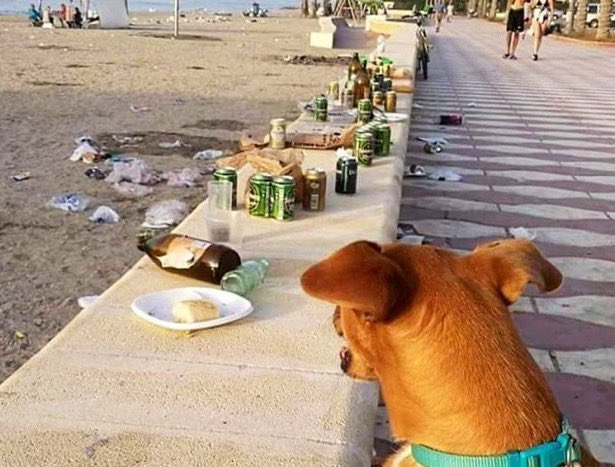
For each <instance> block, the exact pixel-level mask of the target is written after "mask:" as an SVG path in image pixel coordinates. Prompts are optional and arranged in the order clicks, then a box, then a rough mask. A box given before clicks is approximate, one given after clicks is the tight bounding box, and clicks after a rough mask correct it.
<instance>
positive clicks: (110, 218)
mask: <svg viewBox="0 0 615 467" xmlns="http://www.w3.org/2000/svg"><path fill="white" fill-rule="evenodd" d="M90 220H91V221H92V222H96V223H98V224H115V223H117V222H119V220H120V215H119V214H118V213H117V212H115V211H114V210H113V209H111V208H110V207H109V206H98V207H97V208H96V210H95V211H94V213H93V214H92V215H91V216H90Z"/></svg>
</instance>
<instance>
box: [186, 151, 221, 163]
mask: <svg viewBox="0 0 615 467" xmlns="http://www.w3.org/2000/svg"><path fill="white" fill-rule="evenodd" d="M223 155H224V151H220V150H218V149H205V150H204V151H199V152H197V153H196V154H195V155H194V157H193V159H194V160H197V161H213V160H215V159H218V158H220V157H222V156H223Z"/></svg>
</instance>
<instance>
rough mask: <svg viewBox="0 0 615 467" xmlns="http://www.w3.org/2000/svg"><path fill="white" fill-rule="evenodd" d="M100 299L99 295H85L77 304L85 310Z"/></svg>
mask: <svg viewBox="0 0 615 467" xmlns="http://www.w3.org/2000/svg"><path fill="white" fill-rule="evenodd" d="M97 299H98V295H85V296H83V297H79V298H78V299H77V304H78V305H79V306H80V307H81V308H85V307H86V306H90V305H91V304H92V303H94V302H95V301H96V300H97Z"/></svg>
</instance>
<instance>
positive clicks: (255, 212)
mask: <svg viewBox="0 0 615 467" xmlns="http://www.w3.org/2000/svg"><path fill="white" fill-rule="evenodd" d="M272 180H273V177H272V176H271V175H270V174H268V173H262V172H261V173H255V174H254V175H252V177H251V178H250V185H249V188H248V213H249V214H250V215H251V216H258V217H269V216H270V212H271V191H272V190H271V182H272Z"/></svg>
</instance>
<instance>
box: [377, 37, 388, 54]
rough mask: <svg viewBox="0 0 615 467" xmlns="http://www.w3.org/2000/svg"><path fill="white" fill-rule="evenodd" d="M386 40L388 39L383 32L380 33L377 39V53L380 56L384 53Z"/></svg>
mask: <svg viewBox="0 0 615 467" xmlns="http://www.w3.org/2000/svg"><path fill="white" fill-rule="evenodd" d="M385 41H386V39H385V38H384V36H383V35H382V34H380V35H379V36H378V39H377V40H376V55H378V57H380V56H381V55H384V50H385Z"/></svg>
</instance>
